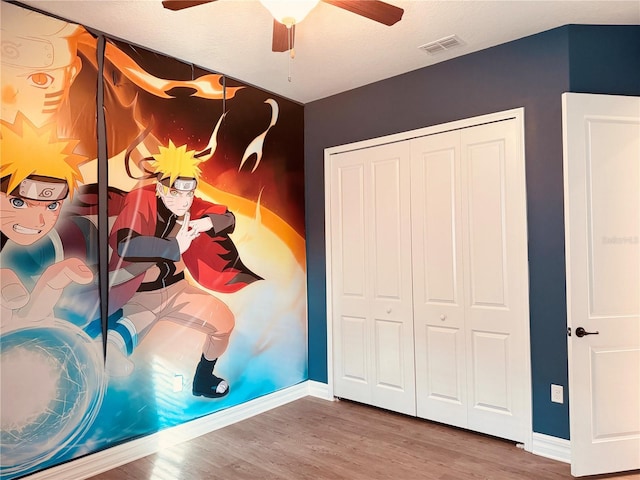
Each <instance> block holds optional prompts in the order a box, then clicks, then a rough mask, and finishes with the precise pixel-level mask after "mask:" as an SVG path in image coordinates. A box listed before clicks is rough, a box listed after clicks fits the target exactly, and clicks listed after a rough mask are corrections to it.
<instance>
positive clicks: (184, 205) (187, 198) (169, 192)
mask: <svg viewBox="0 0 640 480" xmlns="http://www.w3.org/2000/svg"><path fill="white" fill-rule="evenodd" d="M157 191H158V196H159V197H160V198H161V199H162V202H163V203H164V206H165V207H167V208H168V209H169V210H170V211H171V213H173V214H174V215H177V216H178V217H182V216H183V215H184V214H185V213H187V212H188V211H189V209H190V208H191V204H192V203H193V194H194V191H193V190H177V189H175V188H173V187H172V188H169V189H166V193H165V188H164V187H163V186H162V185H161V184H159V183H158V184H157Z"/></svg>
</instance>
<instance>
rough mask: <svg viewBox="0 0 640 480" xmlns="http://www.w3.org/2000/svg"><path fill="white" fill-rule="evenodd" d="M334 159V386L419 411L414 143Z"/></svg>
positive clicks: (370, 401) (360, 397)
mask: <svg viewBox="0 0 640 480" xmlns="http://www.w3.org/2000/svg"><path fill="white" fill-rule="evenodd" d="M330 161H331V177H332V178H331V182H332V190H331V232H332V233H331V243H332V282H333V285H332V298H333V332H334V352H333V355H334V381H335V385H334V393H335V395H337V396H339V397H344V398H348V399H352V400H356V401H361V402H365V403H368V404H372V405H375V406H379V407H382V408H387V409H390V410H394V411H398V412H402V413H407V414H413V415H415V381H414V368H413V362H414V351H413V313H412V297H411V238H410V208H409V200H410V199H409V195H410V193H409V188H408V185H409V144H408V143H407V142H400V143H394V144H389V145H383V146H379V147H376V148H369V149H362V150H356V151H352V152H346V153H340V154H336V155H332V156H331V160H330Z"/></svg>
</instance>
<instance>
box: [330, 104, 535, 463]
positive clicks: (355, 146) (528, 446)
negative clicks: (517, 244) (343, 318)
mask: <svg viewBox="0 0 640 480" xmlns="http://www.w3.org/2000/svg"><path fill="white" fill-rule="evenodd" d="M511 118H513V119H515V120H516V121H517V122H518V124H519V125H520V139H521V144H520V145H519V150H520V151H519V153H520V155H521V158H522V162H521V165H519V167H518V168H522V169H523V172H522V175H523V176H525V174H526V173H525V172H526V157H525V136H524V134H525V126H524V108H522V107H520V108H514V109H511V110H505V111H502V112H495V113H490V114H487V115H480V116H477V117H471V118H466V119H463V120H457V121H454V122H449V123H443V124H440V125H434V126H431V127H424V128H420V129H417V130H410V131H407V132H401V133H396V134H393V135H387V136H383V137H378V138H372V139H369V140H362V141H359V142H354V143H349V144H344V145H338V146H335V147H329V148H325V150H324V192H325V194H324V198H325V201H324V212H325V224H324V228H325V261H326V263H325V270H326V281H325V285H326V309H327V388H328V393H329V395H330V398H333V396H334V387H333V341H332V339H333V336H332V335H333V308H332V305H333V298H332V295H331V286H332V283H333V279H332V271H331V263H332V258H331V246H332V245H331V234H332V232H331V156H332V155H335V154H338V153H344V152H349V151H353V150H359V149H363V148H369V147H375V146H379V145H385V144H389V143H394V142H401V141H405V140H410V139H412V138H416V137H423V136H426V135H435V134H438V133H443V132H448V131H451V130H459V129H462V128H468V127H474V126H477V125H482V124H486V123H492V122H499V121H503V120H507V119H511ZM524 178H525V188H524V189H523V192H522V195H523V196H524V197H525V198H524V205H525V206H526V205H527V202H526V177H524ZM522 234H523V235H524V238H523V239H522V241H523V242H525V247H524V248H525V251H526V252H528V233H527V222H526V208H525V219H524V232H522ZM527 255H528V254H527ZM523 260H524V264H523V265H522V268H524V271H525V272H526V286H527V291H526V292H525V295H524V298H525V305H526V307H525V309H526V311H525V312H524V314H525V318H524V319H523V322H524V324H525V325H524V332H523V333H524V336H525V338H524V339H523V348H524V349H525V351H524V352H522V355H523V357H522V358H524V359H525V360H524V362H525V365H523V368H524V369H525V370H526V375H527V382H526V384H527V386H528V389H527V391H525V392H521V393H522V395H523V401H524V402H525V410H526V413H525V415H526V416H527V418H526V420H525V423H526V425H525V426H524V428H525V431H524V432H523V435H524V438H523V443H524V449H525V450H526V451H528V452H531V451H532V450H533V446H532V443H533V440H532V435H533V418H532V416H533V415H532V404H531V396H532V386H531V361H530V358H531V332H530V317H529V314H530V308H529V288H528V287H529V271H528V270H529V269H528V262H527V259H523Z"/></svg>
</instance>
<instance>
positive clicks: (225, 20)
mask: <svg viewBox="0 0 640 480" xmlns="http://www.w3.org/2000/svg"><path fill="white" fill-rule="evenodd" d="M21 3H23V4H26V5H30V6H33V7H35V8H38V9H41V10H43V11H46V12H50V13H53V14H55V15H58V16H61V17H63V18H66V19H69V20H72V21H74V22H77V23H80V24H82V25H85V26H88V27H93V28H95V29H97V30H100V31H102V32H104V33H107V34H110V35H113V36H115V37H118V38H121V39H125V40H128V41H130V42H132V43H135V44H138V45H140V46H143V47H147V48H149V49H152V50H155V51H157V52H161V53H164V54H167V55H169V56H173V57H176V58H179V59H182V60H185V61H188V62H192V63H194V64H196V65H199V66H201V67H204V68H206V69H208V70H212V71H214V72H218V73H224V74H226V75H229V76H230V77H233V78H235V79H237V80H241V81H243V82H245V83H248V84H251V85H254V86H257V87H260V88H262V89H265V90H268V91H271V92H273V93H275V94H278V95H281V96H283V97H286V98H289V99H292V100H295V101H298V102H300V103H308V102H310V101H313V100H317V99H320V98H324V97H327V96H330V95H333V94H336V93H340V92H344V91H347V90H350V89H352V88H355V87H359V86H362V85H366V84H369V83H372V82H376V81H378V80H382V79H385V78H389V77H392V76H395V75H399V74H402V73H405V72H409V71H411V70H416V69H419V68H422V67H425V66H428V65H432V64H434V63H438V62H442V61H444V60H448V59H450V58H453V57H456V56H460V55H465V54H467V53H471V52H474V51H477V50H481V49H484V48H488V47H491V46H494V45H498V44H501V43H505V42H509V41H511V40H515V39H518V38H522V37H525V36H528V35H532V34H535V33H538V32H542V31H545V30H549V29H551V28H554V27H558V26H561V25H566V24H572V23H573V24H619V25H630V24H633V25H638V24H640V1H638V0H623V1H616V0H600V1H582V0H568V1H565V0H547V1H542V0H536V1H529V0H510V1H480V0H465V1H457V0H447V1H435V0H414V1H397V0H388V3H392V4H394V5H396V6H398V7H401V8H403V9H404V16H403V18H402V20H401V21H400V22H398V23H397V24H396V25H394V26H391V27H387V26H385V25H382V24H378V23H376V22H373V21H371V20H368V19H366V18H363V17H359V16H357V15H355V14H353V13H350V12H347V11H345V10H342V9H339V8H337V7H334V6H332V5H328V4H324V3H322V2H321V3H320V4H319V5H318V6H317V7H316V8H315V9H314V10H313V11H312V12H311V13H310V14H309V16H308V17H307V18H306V19H305V20H304V21H303V22H302V23H300V24H299V25H298V26H297V28H296V43H295V45H296V57H295V59H294V60H293V61H291V62H289V56H288V53H274V52H271V30H272V19H271V16H270V14H269V12H268V11H267V10H266V9H265V8H264V7H263V6H262V5H261V4H260V3H258V2H257V1H254V0H218V1H215V2H213V3H210V4H206V5H199V6H196V7H192V8H188V9H185V10H181V11H177V12H174V11H170V10H167V9H165V8H163V7H162V4H161V2H160V0H85V1H83V2H80V1H68V0H24V1H22V2H21ZM454 34H455V35H457V36H458V37H459V38H460V39H461V40H462V42H464V45H463V46H461V47H456V48H454V49H452V50H448V51H444V52H441V53H438V54H435V55H429V54H427V53H425V52H424V51H423V50H420V49H419V48H418V47H419V46H420V45H423V44H425V43H429V42H432V41H435V40H438V39H441V38H443V37H447V36H449V35H454ZM289 69H290V72H291V81H288V76H289Z"/></svg>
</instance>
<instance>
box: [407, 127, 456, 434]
mask: <svg viewBox="0 0 640 480" xmlns="http://www.w3.org/2000/svg"><path fill="white" fill-rule="evenodd" d="M459 172H460V133H459V132H458V131H453V132H447V133H441V134H437V135H430V136H425V137H421V138H417V139H414V140H412V141H411V217H412V218H411V222H412V248H413V265H414V269H413V292H414V293H413V298H414V329H415V349H416V391H417V392H418V393H417V399H416V401H417V412H418V416H420V417H423V418H428V419H430V420H435V421H439V422H443V423H447V424H450V425H455V426H459V427H466V426H467V403H466V398H467V389H466V373H465V370H466V364H465V333H464V331H465V321H464V305H463V303H462V301H463V298H464V294H463V280H462V278H463V272H462V243H461V205H460V202H461V199H460V173H459Z"/></svg>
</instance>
